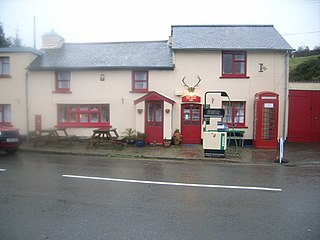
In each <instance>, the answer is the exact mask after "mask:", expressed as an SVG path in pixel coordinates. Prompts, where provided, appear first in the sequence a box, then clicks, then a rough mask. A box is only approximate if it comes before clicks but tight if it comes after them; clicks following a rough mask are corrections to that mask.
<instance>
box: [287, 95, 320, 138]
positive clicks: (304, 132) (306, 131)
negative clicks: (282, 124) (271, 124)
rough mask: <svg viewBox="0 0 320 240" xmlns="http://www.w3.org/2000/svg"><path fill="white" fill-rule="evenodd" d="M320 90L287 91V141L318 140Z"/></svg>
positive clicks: (319, 131)
mask: <svg viewBox="0 0 320 240" xmlns="http://www.w3.org/2000/svg"><path fill="white" fill-rule="evenodd" d="M319 103H320V91H302V90H290V91H289V125H288V138H287V141H288V142H320V104H319Z"/></svg>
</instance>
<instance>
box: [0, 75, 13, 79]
mask: <svg viewBox="0 0 320 240" xmlns="http://www.w3.org/2000/svg"><path fill="white" fill-rule="evenodd" d="M0 78H11V76H10V75H0Z"/></svg>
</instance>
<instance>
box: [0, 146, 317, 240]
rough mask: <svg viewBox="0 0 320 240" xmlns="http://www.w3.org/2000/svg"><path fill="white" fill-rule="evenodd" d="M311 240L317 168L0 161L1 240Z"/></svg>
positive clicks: (23, 157) (32, 158)
mask: <svg viewBox="0 0 320 240" xmlns="http://www.w3.org/2000/svg"><path fill="white" fill-rule="evenodd" d="M70 176H72V177H70ZM159 183H161V184H159ZM319 238H320V168H319V167H307V168H304V167H286V166H283V165H277V166H257V165H255V166H245V165H230V164H213V163H210V162H199V161H197V162H190V161H145V160H139V161H135V160H106V159H103V158H94V157H81V156H63V155H45V154H32V153H23V152H20V153H18V154H16V155H13V156H7V155H0V239H1V240H2V239H4V240H11V239H12V240H13V239H14V240H19V239H139V240H140V239H141V240H142V239H181V240H182V239H184V240H185V239H319Z"/></svg>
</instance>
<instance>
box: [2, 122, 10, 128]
mask: <svg viewBox="0 0 320 240" xmlns="http://www.w3.org/2000/svg"><path fill="white" fill-rule="evenodd" d="M0 126H5V127H13V125H12V124H11V123H9V122H0Z"/></svg>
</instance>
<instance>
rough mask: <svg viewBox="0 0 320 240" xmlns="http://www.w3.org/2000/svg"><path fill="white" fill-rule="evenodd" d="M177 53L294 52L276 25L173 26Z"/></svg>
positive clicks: (174, 45)
mask: <svg viewBox="0 0 320 240" xmlns="http://www.w3.org/2000/svg"><path fill="white" fill-rule="evenodd" d="M171 36H172V49H174V50H237V49H239V50H240V49H241V50H278V51H292V50H294V49H293V48H292V47H291V46H290V45H289V44H288V43H287V42H286V40H285V39H284V38H283V37H282V36H281V35H280V34H279V33H278V31H277V30H276V29H275V28H274V27H273V25H173V26H171Z"/></svg>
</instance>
